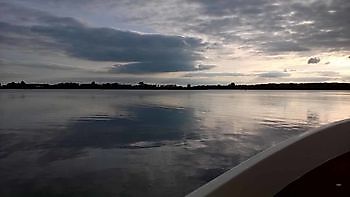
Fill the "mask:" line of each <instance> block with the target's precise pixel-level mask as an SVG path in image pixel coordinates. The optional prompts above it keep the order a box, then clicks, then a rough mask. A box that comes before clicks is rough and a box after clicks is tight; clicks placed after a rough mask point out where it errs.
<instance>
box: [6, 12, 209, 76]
mask: <svg viewBox="0 0 350 197" xmlns="http://www.w3.org/2000/svg"><path fill="white" fill-rule="evenodd" d="M10 8H11V7H10ZM12 9H13V7H12ZM23 9H24V8H23ZM18 10H21V9H20V8H17V11H18ZM24 10H26V9H24ZM26 14H28V15H30V16H35V17H31V20H33V21H35V22H36V23H34V24H33V23H32V22H30V23H28V24H25V25H24V24H22V25H14V24H10V23H7V22H1V21H0V22H1V23H0V28H1V30H3V33H0V39H1V40H6V41H7V42H10V41H11V43H8V44H11V45H12V46H16V45H18V46H19V47H23V46H24V43H25V42H23V41H24V40H29V41H31V42H28V43H27V44H26V46H28V47H31V46H40V45H41V44H42V45H45V46H46V45H50V47H51V49H52V50H61V51H63V52H65V53H66V54H67V55H69V56H71V57H75V58H79V59H85V60H92V61H112V62H118V63H123V65H124V66H118V67H113V68H112V69H111V71H113V72H119V71H120V72H122V73H125V72H130V73H143V72H147V73H149V72H177V71H191V70H205V69H210V68H211V67H203V66H202V67H198V66H196V65H197V64H198V61H200V60H201V59H202V58H203V57H202V55H201V53H200V50H201V49H202V48H204V47H205V45H206V44H205V43H204V42H203V41H202V40H201V39H198V38H193V37H184V36H173V35H162V34H141V33H136V32H131V31H121V30H117V29H112V28H97V27H90V26H87V25H85V24H83V23H81V22H79V21H77V20H76V19H74V18H71V17H55V16H52V15H45V14H44V13H42V12H39V11H38V13H36V12H35V11H33V10H31V12H29V11H27V12H26ZM26 32H27V34H26ZM13 35H17V36H15V37H14V36H13ZM52 42H53V43H54V44H53V43H52ZM46 48H47V47H46Z"/></svg>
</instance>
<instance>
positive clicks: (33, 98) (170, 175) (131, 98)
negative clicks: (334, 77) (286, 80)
mask: <svg viewBox="0 0 350 197" xmlns="http://www.w3.org/2000/svg"><path fill="white" fill-rule="evenodd" d="M9 95H12V96H10V97H8V96H6V94H4V93H3V92H0V99H1V101H2V103H5V104H6V106H4V105H1V106H0V112H1V113H2V114H4V116H0V123H1V124H0V166H1V168H0V177H2V179H0V185H2V186H3V187H2V188H5V187H6V188H7V190H6V191H10V192H9V193H12V194H24V193H25V194H26V195H33V196H35V195H38V194H39V193H40V192H47V194H52V195H54V194H58V193H59V194H62V195H68V196H69V195H70V196H72V195H83V194H86V195H87V196H118V195H119V196H122V195H129V196H140V195H142V196H184V195H185V194H186V193H188V192H190V191H191V190H193V189H194V188H196V187H198V186H200V185H201V184H204V183H205V182H207V181H208V180H210V179H212V178H214V177H216V176H218V175H220V174H221V173H222V172H224V171H226V170H227V169H229V168H231V167H232V166H234V165H237V164H239V163H240V162H242V161H244V160H246V159H247V158H249V157H251V156H252V155H254V154H256V153H258V152H260V151H262V150H264V149H266V148H268V147H270V146H273V145H275V144H277V143H279V142H281V141H283V140H285V139H287V138H289V137H291V136H293V135H297V134H299V133H301V132H303V131H305V130H306V129H308V128H310V127H315V126H317V125H319V124H324V123H327V122H330V121H334V120H338V119H341V118H345V117H349V115H350V114H349V112H350V108H349V107H350V97H349V96H350V95H349V94H345V93H339V92H338V93H334V92H333V93H329V92H302V91H298V92H295V91H294V92H293V91H98V90H92V91H81V92H79V91H78V92H70V91H59V90H57V91H48V92H47V93H44V92H42V91H38V92H35V91H34V92H29V91H23V92H22V91H20V92H19V93H16V92H12V93H11V94H9ZM20 99H21V100H20ZM11 106H12V108H13V109H11ZM16 114H19V118H18V119H15V118H14V117H15V115H16ZM17 122H18V125H16V123H17ZM27 123H29V124H28V125H26V124H27ZM57 188H60V189H57ZM4 192H5V191H4V190H3V189H1V188H0V196H6V195H4ZM7 196H8V195H7Z"/></svg>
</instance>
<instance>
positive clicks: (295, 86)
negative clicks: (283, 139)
mask: <svg viewBox="0 0 350 197" xmlns="http://www.w3.org/2000/svg"><path fill="white" fill-rule="evenodd" d="M0 88H1V89H150V90H215V89H230V90H234V89H245V90H350V83H280V84H275V83H269V84H255V85H236V84H235V83H230V84H228V85H220V84H217V85H191V84H187V85H186V86H180V85H176V84H167V85H159V84H146V83H144V82H142V81H141V82H139V83H138V84H136V85H131V84H120V83H103V84H98V83H96V82H94V81H93V82H91V83H85V84H79V83H73V82H65V83H57V84H35V83H33V84H27V83H25V82H24V81H21V82H19V83H16V82H10V83H7V84H6V85H2V84H0Z"/></svg>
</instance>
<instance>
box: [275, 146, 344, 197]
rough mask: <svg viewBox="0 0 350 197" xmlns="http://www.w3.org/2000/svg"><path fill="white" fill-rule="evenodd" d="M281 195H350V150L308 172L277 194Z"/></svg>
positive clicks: (279, 196)
mask: <svg viewBox="0 0 350 197" xmlns="http://www.w3.org/2000/svg"><path fill="white" fill-rule="evenodd" d="M281 196H347V197H348V196H350V152H348V153H346V154H343V155H341V156H339V157H337V158H335V159H332V160H330V161H328V162H326V163H324V164H323V165H321V166H319V167H317V168H315V169H313V170H312V171H310V172H308V173H306V174H305V175H304V176H302V177H301V178H299V179H297V180H296V181H294V182H292V183H291V184H289V185H288V186H287V187H285V188H284V189H283V190H282V191H280V192H279V193H278V194H277V195H276V197H281Z"/></svg>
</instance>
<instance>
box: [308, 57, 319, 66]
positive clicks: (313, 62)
mask: <svg viewBox="0 0 350 197" xmlns="http://www.w3.org/2000/svg"><path fill="white" fill-rule="evenodd" d="M320 61H321V59H320V58H319V57H312V58H310V59H309V60H308V61H307V63H308V64H318V63H319V62H320Z"/></svg>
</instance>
